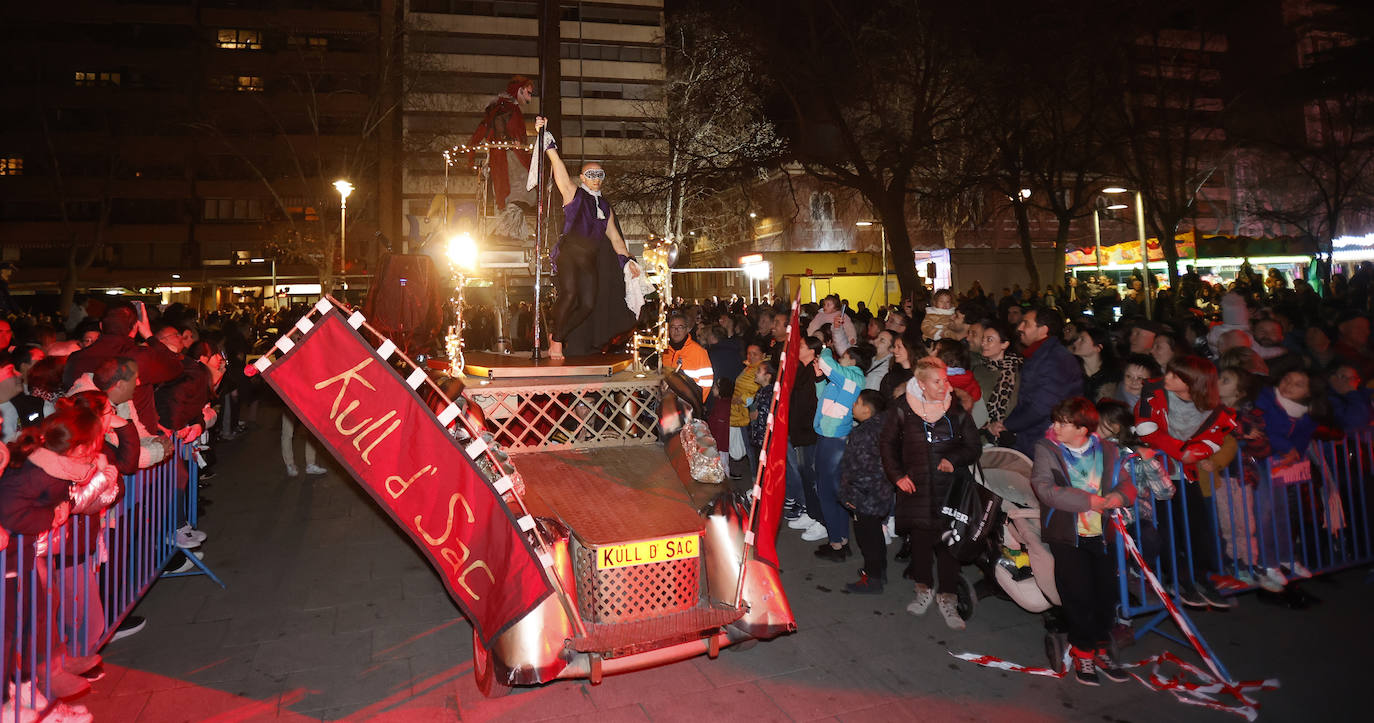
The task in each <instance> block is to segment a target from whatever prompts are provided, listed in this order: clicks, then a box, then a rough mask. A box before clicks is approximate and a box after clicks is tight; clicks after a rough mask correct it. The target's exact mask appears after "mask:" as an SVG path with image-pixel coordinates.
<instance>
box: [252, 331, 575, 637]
mask: <svg viewBox="0 0 1374 723" xmlns="http://www.w3.org/2000/svg"><path fill="white" fill-rule="evenodd" d="M263 377H264V378H266V379H267V382H268V383H269V384H271V385H272V387H273V388H274V389H276V390H277V392H278V393H279V394H280V395H281V397H282V399H283V400H284V401H285V402H286V403H287V405H288V406H290V407H291V410H292V411H293V412H295V413H296V416H298V417H299V418H300V420H301V421H302V422H304V423H305V425H306V426H307V427H309V428H310V431H311V432H312V433H313V434H314V435H315V438H316V439H318V440H319V441H320V443H322V444H324V445H325V446H326V447H328V448H329V451H330V452H332V453H333V455H334V458H335V459H336V460H338V461H339V463H340V464H342V465H343V466H344V467H346V468H347V469H348V471H349V472H350V473H352V475H353V478H354V479H355V480H357V481H358V484H360V485H362V487H363V489H365V490H367V492H368V494H370V495H372V498H373V499H374V500H376V501H377V503H378V504H379V505H381V506H382V508H383V509H385V510H386V511H387V513H388V514H390V515H391V517H392V519H394V520H395V521H396V523H397V524H398V525H400V526H401V528H402V529H404V530H405V531H406V532H407V533H408V534H409V535H410V537H411V539H412V540H414V541H415V544H416V545H417V546H419V548H420V550H421V551H422V552H424V554H425V556H426V557H428V558H429V562H430V564H431V565H433V566H434V569H435V570H437V571H438V573H439V577H440V578H441V579H442V580H443V582H444V587H446V588H447V589H448V593H449V595H450V596H452V597H453V599H454V601H455V602H457V603H458V606H459V607H461V608H462V609H463V612H464V613H465V614H466V615H467V617H468V620H469V621H471V622H472V625H473V627H474V628H476V630H477V634H478V636H479V637H480V638H481V640H482V642H483V643H485V644H487V645H488V646H490V645H491V643H492V641H493V640H494V639H495V638H496V636H497V635H499V634H500V633H501V632H502V631H503V630H505V628H506V627H507V626H509V625H510V624H512V623H514V622H516V621H517V620H519V619H520V618H522V617H524V615H525V614H526V613H528V612H530V611H531V610H533V609H534V607H535V606H536V605H538V604H539V603H540V602H542V601H543V600H544V598H546V597H548V595H549V593H551V592H552V588H551V586H550V585H549V583H548V579H547V578H546V577H545V576H544V574H543V571H542V570H541V567H540V563H539V559H538V557H537V556H536V555H535V552H534V550H532V549H531V548H530V546H529V545H528V544H527V543H526V541H525V539H524V537H523V535H522V534H521V532H520V530H519V527H518V526H517V523H516V520H515V517H514V516H513V515H512V514H511V512H510V510H508V509H507V507H506V505H505V504H504V503H503V502H502V501H501V499H500V496H499V495H498V494H497V493H496V491H495V490H494V489H493V488H492V487H491V485H490V483H488V482H487V480H486V479H485V478H484V477H483V476H482V474H481V473H480V472H479V471H478V470H477V468H476V466H475V465H474V464H473V462H472V460H471V459H469V458H468V456H467V454H466V453H465V452H464V450H463V449H461V448H460V447H459V443H458V442H457V441H455V440H454V439H453V438H452V437H451V436H450V435H449V433H448V431H447V430H446V429H445V428H444V427H443V426H442V425H440V424H439V420H438V419H436V418H435V417H434V414H433V413H431V412H430V410H429V407H427V406H426V405H425V404H424V402H422V401H421V400H420V397H419V395H417V394H416V393H415V391H414V390H412V389H411V388H410V386H409V385H407V384H406V382H405V380H403V379H402V378H401V376H400V374H398V373H397V372H396V370H394V369H392V368H391V366H390V365H388V364H387V363H386V362H385V361H384V360H383V359H382V358H381V357H380V356H378V355H377V353H376V352H375V351H373V349H372V347H371V346H369V345H368V344H367V342H366V341H364V340H363V338H362V337H361V336H360V335H359V334H358V332H357V331H355V330H354V329H353V328H352V327H350V326H349V325H348V324H347V322H345V321H344V319H343V317H342V316H340V314H339V312H338V311H330V312H329V313H328V314H325V315H324V316H323V317H321V318H320V319H319V321H317V322H316V323H315V325H314V327H313V328H311V329H310V331H308V332H306V333H305V335H304V336H303V337H301V338H300V339H299V340H298V341H296V343H295V346H293V347H292V348H291V349H290V350H289V351H287V353H286V354H285V355H284V356H282V357H281V358H280V359H278V360H277V361H276V362H275V363H273V364H272V365H271V366H269V367H268V368H267V369H266V370H265V371H264V372H263Z"/></svg>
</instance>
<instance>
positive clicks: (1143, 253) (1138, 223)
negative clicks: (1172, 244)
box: [1102, 186, 1164, 319]
mask: <svg viewBox="0 0 1374 723" xmlns="http://www.w3.org/2000/svg"><path fill="white" fill-rule="evenodd" d="M1102 192H1103V193H1107V194H1111V195H1117V194H1122V193H1129V191H1128V189H1125V188H1122V187H1120V186H1108V187H1106V188H1104V189H1102ZM1125 207H1126V204H1124V203H1115V204H1112V205H1110V206H1108V207H1107V208H1110V209H1118V208H1125ZM1135 230H1136V234H1137V235H1139V236H1140V270H1141V272H1142V274H1143V278H1142V281H1144V282H1145V316H1146V318H1150V319H1153V318H1154V301H1153V300H1152V299H1151V298H1150V245H1149V243H1148V242H1146V240H1145V202H1144V201H1143V200H1142V199H1141V197H1140V191H1136V192H1135ZM1159 242H1160V245H1161V248H1162V246H1163V243H1164V239H1160V240H1159Z"/></svg>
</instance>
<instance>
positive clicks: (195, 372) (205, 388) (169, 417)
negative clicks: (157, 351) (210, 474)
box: [153, 324, 210, 442]
mask: <svg viewBox="0 0 1374 723" xmlns="http://www.w3.org/2000/svg"><path fill="white" fill-rule="evenodd" d="M153 338H154V339H155V340H157V342H158V343H159V344H161V345H162V346H163V347H164V348H166V349H167V350H168V351H170V352H171V353H173V354H175V355H176V356H177V358H178V359H179V360H180V361H181V369H182V372H181V376H179V377H177V378H176V379H173V380H172V381H170V382H167V383H165V384H162V385H160V386H159V387H158V388H157V389H156V390H154V398H155V399H156V400H157V413H158V416H159V417H161V419H162V425H163V426H164V427H166V428H167V429H169V430H171V431H172V432H173V433H174V434H176V436H177V437H178V438H179V439H181V441H183V442H191V441H192V440H194V439H195V438H197V437H199V436H200V434H201V432H204V431H205V429H206V427H207V426H209V425H208V424H207V422H206V420H205V405H206V404H207V403H209V401H210V370H209V369H207V368H206V367H205V365H204V364H201V363H200V361H199V360H197V359H193V358H189V357H187V356H186V355H185V354H183V352H184V351H185V350H186V345H185V335H183V334H182V333H181V330H179V329H177V328H176V327H175V326H173V325H171V324H160V325H158V326H157V327H155V328H154V330H153Z"/></svg>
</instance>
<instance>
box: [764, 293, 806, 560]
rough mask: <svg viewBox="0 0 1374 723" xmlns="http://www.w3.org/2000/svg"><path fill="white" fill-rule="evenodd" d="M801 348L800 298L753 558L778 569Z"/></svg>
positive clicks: (786, 349)
mask: <svg viewBox="0 0 1374 723" xmlns="http://www.w3.org/2000/svg"><path fill="white" fill-rule="evenodd" d="M800 348H801V295H800V294H799V295H798V296H797V298H796V299H794V300H793V301H792V318H791V320H790V321H788V322H787V344H786V345H784V346H783V351H782V358H781V359H779V360H778V380H777V383H776V385H775V386H774V387H773V411H772V413H770V414H769V415H768V437H767V439H765V440H764V441H763V449H764V464H763V470H762V472H761V473H760V477H761V478H762V479H761V481H760V483H759V486H758V487H759V490H758V492H757V493H756V495H757V497H758V499H757V502H756V504H757V505H758V514H757V515H755V519H756V520H758V526H757V527H756V528H755V529H756V531H757V532H756V533H755V536H754V557H755V558H757V559H759V560H762V561H764V562H767V563H768V564H770V565H772V566H774V567H777V566H778V548H777V538H778V525H779V524H781V523H782V501H783V498H784V497H786V496H787V412H788V410H789V409H790V408H791V407H792V386H793V385H794V384H796V382H797V351H798V350H799V349H800Z"/></svg>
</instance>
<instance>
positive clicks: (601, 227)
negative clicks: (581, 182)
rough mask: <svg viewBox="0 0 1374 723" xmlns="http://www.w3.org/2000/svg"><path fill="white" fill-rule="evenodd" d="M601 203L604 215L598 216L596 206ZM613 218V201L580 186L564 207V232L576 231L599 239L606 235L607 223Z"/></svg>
mask: <svg viewBox="0 0 1374 723" xmlns="http://www.w3.org/2000/svg"><path fill="white" fill-rule="evenodd" d="M598 204H600V206H601V210H602V215H603V216H605V218H597V217H596V207H597V205H598ZM610 218H611V202H610V201H607V200H606V197H605V196H602V197H600V198H597V197H596V196H593V195H592V194H590V193H587V189H585V188H583V187H581V186H578V187H577V193H576V194H574V195H573V199H572V201H570V202H569V203H568V204H567V205H566V206H564V207H563V233H564V234H568V233H575V234H578V235H579V236H586V237H587V238H589V239H593V240H599V239H601V238H603V237H604V236H605V235H606V224H607V222H608V221H609V220H610Z"/></svg>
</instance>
